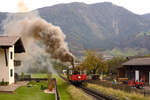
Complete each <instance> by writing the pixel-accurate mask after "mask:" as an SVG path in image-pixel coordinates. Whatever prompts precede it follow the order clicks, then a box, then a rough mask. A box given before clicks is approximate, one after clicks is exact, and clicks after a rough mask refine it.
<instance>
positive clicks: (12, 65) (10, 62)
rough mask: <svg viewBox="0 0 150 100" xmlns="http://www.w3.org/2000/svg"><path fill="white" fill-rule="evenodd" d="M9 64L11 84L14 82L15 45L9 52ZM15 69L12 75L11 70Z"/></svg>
mask: <svg viewBox="0 0 150 100" xmlns="http://www.w3.org/2000/svg"><path fill="white" fill-rule="evenodd" d="M11 52H12V59H11ZM8 62H9V63H8V66H9V84H12V83H14V80H15V79H14V46H12V47H10V48H9V53H8ZM11 69H12V70H13V73H12V76H11V72H10V70H11Z"/></svg>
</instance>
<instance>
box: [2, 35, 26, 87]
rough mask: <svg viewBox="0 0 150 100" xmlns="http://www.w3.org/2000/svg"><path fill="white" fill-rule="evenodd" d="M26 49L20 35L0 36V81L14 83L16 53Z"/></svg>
mask: <svg viewBox="0 0 150 100" xmlns="http://www.w3.org/2000/svg"><path fill="white" fill-rule="evenodd" d="M24 52H25V49H24V46H23V43H22V40H21V38H20V37H19V36H0V68H1V70H0V82H1V81H4V82H8V83H9V84H12V83H14V82H15V79H14V77H15V76H14V66H15V54H16V53H24Z"/></svg>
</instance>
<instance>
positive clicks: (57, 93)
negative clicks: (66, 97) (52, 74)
mask: <svg viewBox="0 0 150 100" xmlns="http://www.w3.org/2000/svg"><path fill="white" fill-rule="evenodd" d="M54 80H55V89H56V91H55V100H61V99H60V96H59V92H58V88H57V82H56V79H54Z"/></svg>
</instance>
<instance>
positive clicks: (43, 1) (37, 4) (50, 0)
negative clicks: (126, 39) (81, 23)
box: [0, 0, 150, 14]
mask: <svg viewBox="0 0 150 100" xmlns="http://www.w3.org/2000/svg"><path fill="white" fill-rule="evenodd" d="M104 1H108V2H112V3H114V4H116V5H119V6H123V7H125V8H127V9H128V10H130V11H132V12H134V13H136V14H145V13H150V0H24V2H25V3H26V4H27V6H28V7H29V9H30V10H33V9H37V8H41V7H44V6H51V5H55V4H59V3H69V2H84V3H88V4H91V3H98V2H104ZM18 2H19V0H0V11H1V12H16V11H17V10H16V6H17V3H18Z"/></svg>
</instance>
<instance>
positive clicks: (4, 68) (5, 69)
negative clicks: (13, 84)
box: [0, 48, 9, 82]
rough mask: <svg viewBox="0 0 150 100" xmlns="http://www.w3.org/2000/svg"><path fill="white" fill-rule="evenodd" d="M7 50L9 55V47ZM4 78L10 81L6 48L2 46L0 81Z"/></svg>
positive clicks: (0, 51)
mask: <svg viewBox="0 0 150 100" xmlns="http://www.w3.org/2000/svg"><path fill="white" fill-rule="evenodd" d="M6 51H7V57H8V49H7V50H6ZM2 79H4V81H5V82H9V66H6V61H5V53H4V49H1V48H0V81H2Z"/></svg>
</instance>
